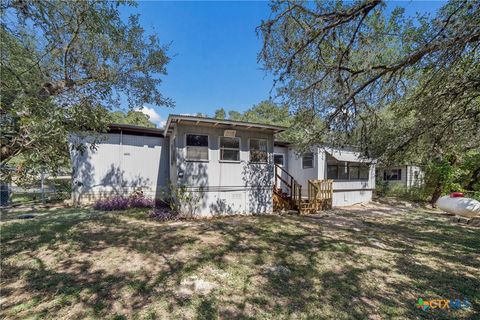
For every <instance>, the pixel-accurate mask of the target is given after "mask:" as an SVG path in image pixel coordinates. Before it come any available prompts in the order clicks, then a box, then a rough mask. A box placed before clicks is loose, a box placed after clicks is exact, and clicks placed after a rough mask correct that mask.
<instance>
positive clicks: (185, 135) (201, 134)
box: [183, 132, 211, 162]
mask: <svg viewBox="0 0 480 320" xmlns="http://www.w3.org/2000/svg"><path fill="white" fill-rule="evenodd" d="M187 135H196V136H207V139H208V147H207V156H208V159H206V160H205V159H202V160H198V159H188V158H187V155H188V153H187V147H188V146H187ZM183 145H184V147H185V161H188V162H210V158H211V155H210V135H208V134H205V133H196V132H186V133H185V134H184V135H183Z"/></svg>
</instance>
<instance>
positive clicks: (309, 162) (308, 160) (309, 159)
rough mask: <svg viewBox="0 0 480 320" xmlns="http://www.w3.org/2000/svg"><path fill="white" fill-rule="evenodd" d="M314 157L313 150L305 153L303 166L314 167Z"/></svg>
mask: <svg viewBox="0 0 480 320" xmlns="http://www.w3.org/2000/svg"><path fill="white" fill-rule="evenodd" d="M313 158H314V157H313V153H312V152H307V153H305V154H304V155H303V157H302V168H303V169H308V168H313Z"/></svg>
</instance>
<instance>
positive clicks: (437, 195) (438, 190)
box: [430, 182, 443, 208]
mask: <svg viewBox="0 0 480 320" xmlns="http://www.w3.org/2000/svg"><path fill="white" fill-rule="evenodd" d="M442 190H443V183H442V182H437V185H436V186H435V189H434V190H433V193H432V199H430V204H431V205H432V208H436V207H437V205H436V203H437V200H438V198H440V196H441V195H442Z"/></svg>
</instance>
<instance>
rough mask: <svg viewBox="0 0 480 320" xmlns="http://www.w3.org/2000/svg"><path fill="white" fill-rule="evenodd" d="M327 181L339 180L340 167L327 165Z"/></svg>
mask: <svg viewBox="0 0 480 320" xmlns="http://www.w3.org/2000/svg"><path fill="white" fill-rule="evenodd" d="M327 179H338V166H337V165H336V164H328V165H327Z"/></svg>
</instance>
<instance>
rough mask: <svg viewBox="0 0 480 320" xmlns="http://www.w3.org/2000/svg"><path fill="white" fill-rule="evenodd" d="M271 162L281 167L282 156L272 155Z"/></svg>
mask: <svg viewBox="0 0 480 320" xmlns="http://www.w3.org/2000/svg"><path fill="white" fill-rule="evenodd" d="M273 162H274V163H275V164H278V165H279V166H283V163H284V162H283V154H274V155H273Z"/></svg>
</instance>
